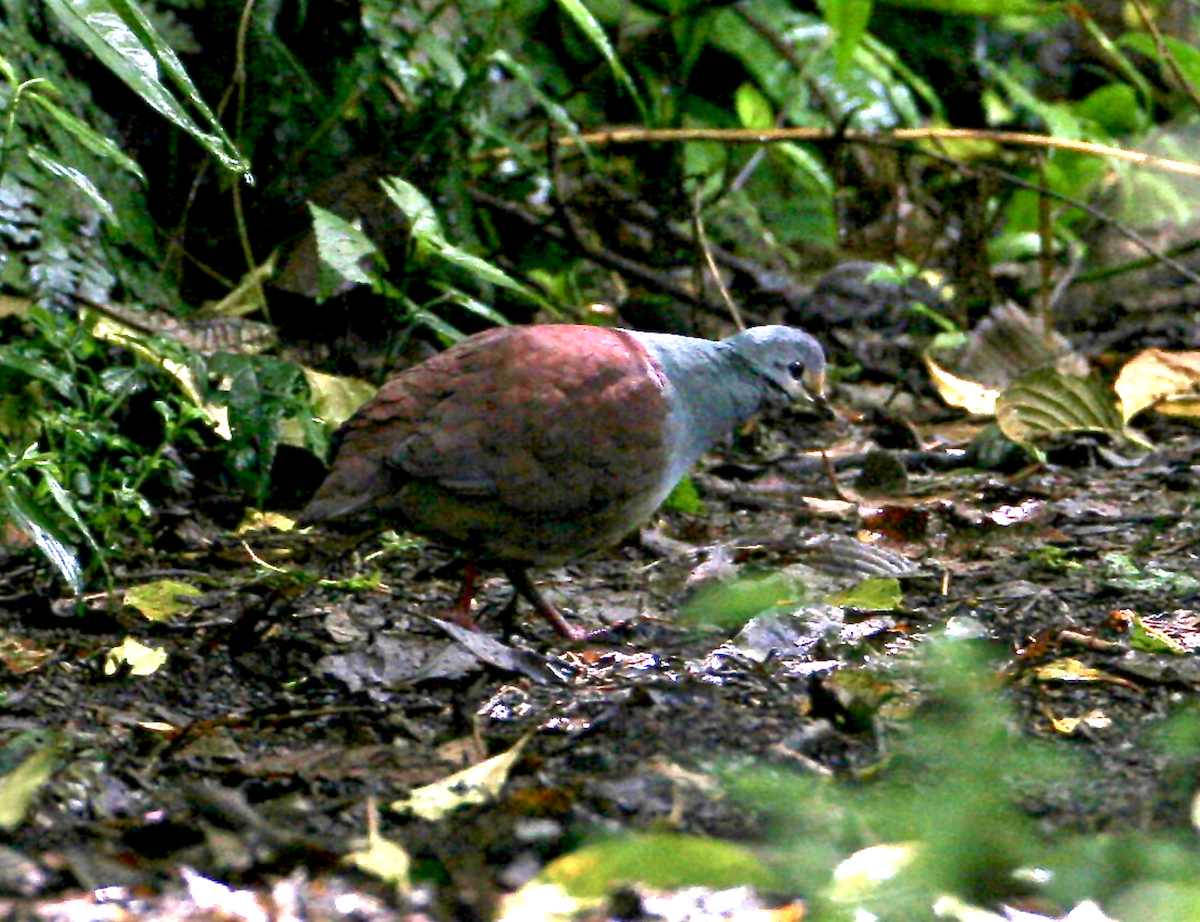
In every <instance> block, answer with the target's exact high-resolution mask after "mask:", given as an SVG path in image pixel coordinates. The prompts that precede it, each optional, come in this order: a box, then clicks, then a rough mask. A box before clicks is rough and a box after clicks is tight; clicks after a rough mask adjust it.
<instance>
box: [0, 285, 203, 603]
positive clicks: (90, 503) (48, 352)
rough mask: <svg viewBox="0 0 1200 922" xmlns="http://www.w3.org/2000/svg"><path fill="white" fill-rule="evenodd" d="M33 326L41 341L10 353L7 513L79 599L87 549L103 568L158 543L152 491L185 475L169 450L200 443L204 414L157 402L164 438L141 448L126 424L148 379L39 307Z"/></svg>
mask: <svg viewBox="0 0 1200 922" xmlns="http://www.w3.org/2000/svg"><path fill="white" fill-rule="evenodd" d="M30 322H31V325H32V327H33V330H34V333H33V335H32V336H29V337H26V338H23V339H20V340H17V341H15V342H12V343H8V344H5V345H2V346H0V430H2V432H3V436H4V443H5V445H6V446H7V447H6V448H5V449H4V454H3V456H2V457H0V497H2V499H3V514H4V517H5V518H7V519H8V521H10V522H11V523H12V524H14V525H15V526H16V527H17V528H18V529H19V530H21V531H23V532H25V533H26V534H28V535H29V536H30V537H31V538H32V539H33V541H34V542H35V544H37V546H38V547H39V549H40V550H41V551H42V552H43V553H44V554H45V556H46V557H47V559H49V560H50V561H51V563H53V564H54V566H55V567H56V568H57V569H58V571H59V573H60V575H62V577H63V578H64V579H65V580H66V581H67V582H68V583H69V584H71V585H72V586H73V587H74V588H75V589H77V590H78V589H79V588H80V587H81V586H82V579H83V575H84V568H83V567H82V566H81V565H80V563H79V560H78V554H79V545H80V542H83V543H84V544H86V545H87V546H88V547H89V548H90V550H91V551H92V552H93V556H92V560H91V562H92V563H93V564H95V565H98V566H100V567H104V566H105V561H106V557H107V555H108V554H109V553H110V552H112V551H113V550H115V549H117V548H118V547H120V546H122V545H123V543H124V542H125V541H129V540H132V541H134V542H135V543H137V544H142V545H145V544H148V543H149V537H150V533H149V531H148V525H149V522H150V520H151V518H152V517H153V514H154V510H153V507H152V506H151V503H150V501H149V499H148V498H147V497H146V495H145V492H144V490H145V487H146V485H147V482H148V481H149V480H151V478H166V479H167V480H168V481H169V480H170V479H171V478H173V477H179V476H183V472H182V470H181V469H180V468H179V467H178V465H177V464H176V462H175V461H174V460H173V458H172V456H171V455H170V454H169V453H168V452H167V448H168V446H170V445H172V444H173V443H175V442H177V441H178V440H180V439H188V438H194V437H195V432H194V430H192V429H191V428H189V424H190V423H191V422H192V421H193V420H195V419H196V418H198V416H199V413H198V411H196V410H195V409H193V408H191V407H189V406H187V405H186V404H183V403H181V402H179V401H178V400H175V399H171V398H169V397H166V398H163V399H157V400H154V401H153V411H154V413H155V415H156V416H157V417H158V421H159V424H160V425H161V427H162V428H161V435H160V437H159V438H158V439H156V440H155V441H154V442H153V443H151V444H139V443H137V442H135V441H134V440H133V439H132V438H130V436H129V435H128V434H127V433H126V432H125V431H124V430H123V428H122V425H121V420H122V416H123V415H124V414H125V412H126V411H127V409H128V405H129V401H130V399H131V398H132V397H134V396H135V395H137V394H139V393H141V392H143V391H145V390H146V389H147V388H148V387H149V385H150V381H149V378H148V377H147V375H146V374H145V372H144V371H143V370H142V369H139V368H137V367H134V366H130V365H127V364H112V363H110V362H109V360H108V357H107V356H105V355H104V354H102V351H101V347H100V344H99V343H97V342H96V340H94V339H93V338H92V337H91V335H90V334H89V333H87V332H86V331H85V330H83V329H82V328H81V327H80V326H79V325H78V324H76V323H74V322H72V321H68V320H66V319H64V318H62V317H58V316H55V315H53V314H50V313H48V312H46V311H44V310H42V309H40V308H34V309H33V310H32V312H31V315H30ZM18 446H20V447H18Z"/></svg>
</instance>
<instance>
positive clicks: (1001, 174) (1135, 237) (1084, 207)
mask: <svg viewBox="0 0 1200 922" xmlns="http://www.w3.org/2000/svg"><path fill="white" fill-rule="evenodd" d="M877 143H882V142H877ZM885 146H890V145H885ZM918 153H920V154H921V155H922V156H924V157H929V158H930V159H931V160H937V161H938V162H940V163H944V164H946V165H947V166H952V167H954V168H955V169H958V170H963V171H964V172H967V173H970V172H971V171H973V170H974V171H977V172H981V173H987V174H988V175H990V176H995V177H997V178H999V179H1002V180H1003V181H1004V182H1008V183H1012V184H1013V185H1014V186H1017V187H1018V188H1020V189H1024V190H1026V191H1028V192H1036V193H1038V194H1039V195H1044V196H1047V197H1049V198H1056V199H1058V200H1059V201H1060V202H1063V203H1064V204H1066V205H1070V206H1071V207H1072V208H1078V209H1080V210H1081V211H1084V212H1086V213H1087V214H1088V215H1090V216H1091V217H1093V218H1095V219H1096V220H1097V221H1100V222H1101V223H1103V224H1106V225H1108V226H1109V227H1112V228H1113V229H1114V230H1115V231H1116V232H1117V233H1118V234H1120V235H1121V236H1122V237H1124V238H1126V239H1127V240H1130V241H1132V242H1133V243H1135V244H1137V245H1138V246H1139V247H1141V248H1142V249H1143V250H1145V251H1146V252H1147V253H1150V254H1151V255H1152V256H1153V257H1154V259H1155V260H1156V261H1157V262H1160V263H1162V264H1163V265H1165V266H1170V267H1171V268H1172V269H1174V270H1175V271H1176V272H1178V273H1179V274H1180V275H1181V276H1183V277H1184V278H1185V279H1187V280H1188V281H1189V282H1192V283H1194V284H1198V285H1200V275H1197V274H1196V273H1195V272H1193V271H1192V270H1191V269H1189V268H1188V267H1187V266H1185V265H1184V264H1183V263H1181V262H1179V260H1177V259H1173V258H1172V257H1170V256H1168V255H1167V254H1166V253H1164V252H1163V251H1162V250H1160V249H1159V248H1158V247H1156V246H1155V245H1154V244H1152V243H1151V242H1150V241H1149V240H1147V239H1146V238H1145V237H1143V236H1142V235H1141V234H1139V233H1138V232H1137V231H1135V230H1133V229H1132V228H1129V227H1126V226H1125V225H1124V224H1122V223H1121V222H1120V221H1116V220H1114V219H1113V218H1111V217H1110V216H1108V215H1106V214H1104V212H1102V211H1100V209H1098V208H1095V207H1093V206H1092V205H1089V204H1087V203H1086V202H1081V201H1079V200H1078V199H1074V198H1071V196H1069V195H1064V194H1063V193H1061V192H1055V191H1054V190H1053V189H1046V188H1044V187H1041V186H1038V185H1035V184H1034V183H1031V182H1029V181H1028V180H1025V179H1022V178H1021V177H1020V176H1016V175H1014V174H1012V173H1010V172H1008V171H1007V170H1002V169H1000V168H999V167H994V166H992V165H991V164H988V163H972V164H965V163H963V162H962V161H960V160H956V159H954V158H953V157H947V156H946V155H944V154H936V153H934V152H933V151H929V150H922V151H918Z"/></svg>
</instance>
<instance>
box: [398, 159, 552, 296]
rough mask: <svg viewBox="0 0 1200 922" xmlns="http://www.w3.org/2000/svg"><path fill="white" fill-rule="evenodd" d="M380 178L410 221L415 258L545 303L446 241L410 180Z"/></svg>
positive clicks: (430, 208) (429, 207)
mask: <svg viewBox="0 0 1200 922" xmlns="http://www.w3.org/2000/svg"><path fill="white" fill-rule="evenodd" d="M380 182H381V185H382V186H383V191H384V192H386V193H387V194H388V198H390V199H391V200H392V201H393V202H394V203H395V205H396V207H397V208H399V209H400V210H401V211H402V212H404V215H405V216H406V217H407V218H408V220H409V222H410V223H411V224H412V236H413V242H414V243H415V245H416V254H417V257H418V258H419V259H421V258H423V259H430V258H433V259H440V260H442V261H444V262H446V263H448V264H450V265H452V266H455V267H456V268H458V269H461V270H463V271H465V272H467V273H469V274H470V275H473V276H475V277H476V278H477V279H479V280H480V281H481V282H484V283H486V284H489V285H495V286H496V287H498V288H504V289H507V290H508V291H512V292H514V293H515V294H518V295H520V296H521V297H523V298H526V299H528V300H530V301H533V302H534V303H536V304H539V305H543V306H547V305H546V304H545V299H544V298H543V297H542V296H541V295H540V294H538V292H536V291H534V290H533V289H532V288H529V287H528V286H526V285H522V284H521V283H520V282H518V281H517V280H516V279H514V278H513V277H512V276H511V275H509V274H508V273H507V272H505V271H504V270H503V269H501V268H499V267H497V266H493V265H492V264H491V263H489V262H488V261H487V260H485V259H480V258H479V257H478V256H475V255H473V254H471V253H468V252H467V251H466V250H464V249H462V248H461V247H458V246H455V245H454V244H453V243H450V242H449V241H448V240H447V239H446V238H445V236H444V234H443V233H442V226H441V222H440V221H438V217H437V212H436V211H435V210H434V208H433V204H432V203H431V202H430V201H429V199H427V198H426V197H425V196H424V194H423V193H422V192H421V191H420V190H419V189H417V188H416V187H415V186H413V185H412V184H411V183H407V182H405V181H404V180H403V179H401V178H400V177H398V176H389V177H388V178H387V179H383V180H381V181H380Z"/></svg>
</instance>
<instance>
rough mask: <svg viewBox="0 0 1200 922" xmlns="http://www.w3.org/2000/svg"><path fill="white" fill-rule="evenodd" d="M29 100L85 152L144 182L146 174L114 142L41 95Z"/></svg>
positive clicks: (33, 94) (38, 94) (33, 96)
mask: <svg viewBox="0 0 1200 922" xmlns="http://www.w3.org/2000/svg"><path fill="white" fill-rule="evenodd" d="M29 100H30V101H31V102H33V103H35V104H36V105H38V106H39V107H41V108H42V109H43V110H45V112H46V113H47V114H48V115H49V116H50V117H51V118H53V119H54V120H55V121H56V122H58V124H60V125H61V126H62V127H63V128H64V129H66V131H67V133H68V134H70V135H71V137H73V138H74V139H75V140H76V141H78V142H79V143H80V144H81V145H82V146H83V147H85V148H86V149H87V150H90V151H91V152H92V153H93V154H95V155H96V156H97V157H101V158H103V159H105V160H111V161H112V162H113V163H115V164H117V166H119V167H121V169H123V170H127V171H128V172H130V173H132V174H133V175H134V176H136V177H137V178H138V179H140V180H142V181H143V182H145V180H146V174H145V173H143V172H142V168H141V167H140V166H138V164H137V161H136V160H134V159H133V158H132V157H130V156H128V155H127V154H125V152H124V151H122V150H121V148H119V147H117V145H116V143H115V142H113V141H110V140H109V139H108V138H106V137H104V135H102V134H100V133H99V132H97V131H96V130H95V129H93V128H92V127H91V126H90V125H88V124H87V123H86V122H84V121H82V120H81V119H78V118H76V117H75V116H74V115H72V114H71V113H70V112H68V111H67V110H66V109H64V108H62V107H61V106H59V105H58V104H56V103H54V102H51V101H50V100H49V99H47V98H46V97H45V96H44V95H42V94H41V93H31V94H29Z"/></svg>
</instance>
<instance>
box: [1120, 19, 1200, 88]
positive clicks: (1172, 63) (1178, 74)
mask: <svg viewBox="0 0 1200 922" xmlns="http://www.w3.org/2000/svg"><path fill="white" fill-rule="evenodd" d="M1133 5H1134V8H1135V9H1136V10H1137V11H1138V16H1140V17H1141V20H1142V25H1143V26H1145V27H1146V31H1147V32H1149V33H1150V35H1151V37H1153V39H1154V45H1155V48H1156V49H1157V50H1158V54H1159V56H1160V57H1161V58H1162V59H1163V61H1165V62H1166V64H1167V67H1169V68H1170V70H1171V76H1172V77H1174V78H1175V79H1176V81H1178V83H1179V85H1180V86H1181V87H1183V91H1184V92H1185V93H1187V95H1188V98H1189V99H1190V100H1191V101H1192V105H1194V106H1195V107H1196V108H1198V109H1200V94H1198V93H1197V92H1196V87H1195V86H1194V85H1193V84H1192V81H1191V80H1189V79H1188V77H1187V74H1185V73H1184V72H1183V68H1182V67H1180V66H1179V60H1178V59H1177V58H1176V57H1175V55H1173V54H1172V53H1171V49H1170V48H1169V47H1167V41H1166V39H1165V38H1163V34H1162V30H1161V29H1159V28H1158V23H1156V22H1155V21H1154V17H1153V16H1151V15H1150V12H1149V11H1148V10H1147V9H1146V4H1145V3H1143V2H1142V0H1133Z"/></svg>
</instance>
